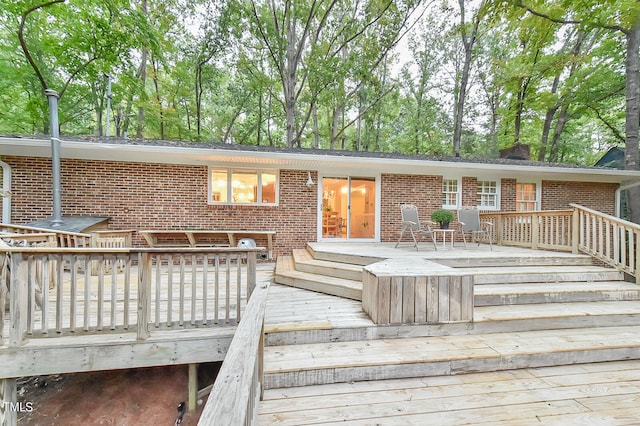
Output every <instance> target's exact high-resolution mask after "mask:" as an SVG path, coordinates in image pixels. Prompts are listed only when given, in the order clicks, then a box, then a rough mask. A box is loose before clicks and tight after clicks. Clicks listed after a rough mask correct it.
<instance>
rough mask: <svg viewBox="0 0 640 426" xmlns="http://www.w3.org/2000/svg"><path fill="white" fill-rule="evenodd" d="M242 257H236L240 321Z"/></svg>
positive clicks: (237, 305) (238, 318)
mask: <svg viewBox="0 0 640 426" xmlns="http://www.w3.org/2000/svg"><path fill="white" fill-rule="evenodd" d="M241 265H242V257H241V256H239V255H238V256H237V257H236V320H237V321H240V308H241V306H240V304H241V303H242V270H241V269H240V266H241Z"/></svg>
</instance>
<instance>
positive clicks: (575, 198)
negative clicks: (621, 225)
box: [542, 181, 618, 215]
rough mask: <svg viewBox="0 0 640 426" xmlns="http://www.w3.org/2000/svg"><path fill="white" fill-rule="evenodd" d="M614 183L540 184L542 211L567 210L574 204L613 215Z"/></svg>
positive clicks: (554, 182)
mask: <svg viewBox="0 0 640 426" xmlns="http://www.w3.org/2000/svg"><path fill="white" fill-rule="evenodd" d="M617 188H618V185H617V184H615V183H597V182H594V183H590V182H559V181H543V182H542V210H556V209H568V208H570V206H569V204H571V203H575V204H580V205H583V206H585V207H589V208H591V209H594V210H598V211H600V212H603V213H606V214H611V215H612V214H615V209H616V207H615V206H616V204H615V191H616V189H617Z"/></svg>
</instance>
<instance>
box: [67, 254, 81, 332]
mask: <svg viewBox="0 0 640 426" xmlns="http://www.w3.org/2000/svg"><path fill="white" fill-rule="evenodd" d="M78 263H79V262H78V256H75V255H72V256H71V271H70V272H71V280H70V281H69V331H71V332H75V331H76V315H77V309H76V298H77V297H78V296H77V291H76V284H77V282H78Z"/></svg>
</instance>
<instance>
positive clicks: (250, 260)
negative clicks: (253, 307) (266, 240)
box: [247, 251, 256, 300]
mask: <svg viewBox="0 0 640 426" xmlns="http://www.w3.org/2000/svg"><path fill="white" fill-rule="evenodd" d="M255 288H256V252H255V251H250V252H248V253H247V300H249V298H250V297H251V293H253V289H255Z"/></svg>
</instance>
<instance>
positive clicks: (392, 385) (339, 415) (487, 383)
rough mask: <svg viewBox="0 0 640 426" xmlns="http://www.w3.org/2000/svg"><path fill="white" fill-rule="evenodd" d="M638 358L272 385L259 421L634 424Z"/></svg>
mask: <svg viewBox="0 0 640 426" xmlns="http://www.w3.org/2000/svg"><path fill="white" fill-rule="evenodd" d="M639 403H640V361H623V362H605V363H597V364H582V365H568V366H561V367H547V368H529V369H521V370H510V371H500V372H491V373H472V374H463V375H458V376H438V377H427V378H410V379H393V380H376V381H365V382H354V383H341V384H330V385H318V386H306V387H301V388H287V389H273V390H267V391H265V394H264V401H262V403H261V404H260V414H259V416H258V422H257V423H258V424H260V425H271V424H278V425H311V424H314V425H321V424H336V423H340V424H349V425H374V424H376V425H392V424H398V425H400V424H402V425H518V426H520V425H558V426H566V425H637V424H640V412H638V408H637V407H638V404H639Z"/></svg>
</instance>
